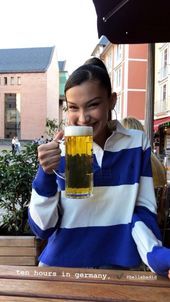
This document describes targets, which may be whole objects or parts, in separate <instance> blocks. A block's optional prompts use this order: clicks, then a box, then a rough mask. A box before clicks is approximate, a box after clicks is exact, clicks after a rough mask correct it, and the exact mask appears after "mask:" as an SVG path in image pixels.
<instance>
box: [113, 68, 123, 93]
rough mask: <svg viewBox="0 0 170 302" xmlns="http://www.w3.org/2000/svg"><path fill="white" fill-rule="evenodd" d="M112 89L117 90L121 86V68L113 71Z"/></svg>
mask: <svg viewBox="0 0 170 302" xmlns="http://www.w3.org/2000/svg"><path fill="white" fill-rule="evenodd" d="M113 82H114V90H115V91H118V89H119V90H120V89H121V86H122V68H121V67H120V68H118V69H116V70H115V71H114V79H113Z"/></svg>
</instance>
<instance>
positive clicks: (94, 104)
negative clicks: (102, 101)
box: [89, 103, 99, 107]
mask: <svg viewBox="0 0 170 302" xmlns="http://www.w3.org/2000/svg"><path fill="white" fill-rule="evenodd" d="M98 105H99V103H92V104H90V105H89V107H97V106H98Z"/></svg>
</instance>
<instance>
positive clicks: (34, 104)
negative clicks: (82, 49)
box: [0, 47, 59, 140]
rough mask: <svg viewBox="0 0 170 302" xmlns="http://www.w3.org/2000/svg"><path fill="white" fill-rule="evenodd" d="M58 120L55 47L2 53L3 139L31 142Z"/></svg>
mask: <svg viewBox="0 0 170 302" xmlns="http://www.w3.org/2000/svg"><path fill="white" fill-rule="evenodd" d="M47 118H49V119H54V118H55V119H59V70H58V64H57V54H56V50H55V47H38V48H18V49H0V139H4V138H12V137H13V136H18V137H19V139H23V140H27V139H28V140H32V139H35V138H37V137H40V136H41V135H44V133H45V124H46V119H47Z"/></svg>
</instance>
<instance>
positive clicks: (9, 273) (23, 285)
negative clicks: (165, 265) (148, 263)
mask: <svg viewBox="0 0 170 302" xmlns="http://www.w3.org/2000/svg"><path fill="white" fill-rule="evenodd" d="M0 301H3V302H4V301H5V302H9V301H12V302H19V301H22V302H45V301H46V302H47V301H48V302H49V301H51V302H54V301H62V302H63V301H88V302H91V301H102V302H108V301H109V302H110V301H122V302H123V301H131V302H132V301H133V302H135V301H136V302H139V301H140V302H145V301H152V302H160V301H161V302H164V301H166V302H167V301H170V280H168V279H167V278H164V277H160V276H157V275H156V274H154V273H151V272H141V271H131V270H129V271H127V270H101V269H100V270H98V269H81V268H74V269H73V268H58V267H36V266H34V267H31V266H23V267H21V266H5V265H1V266H0Z"/></svg>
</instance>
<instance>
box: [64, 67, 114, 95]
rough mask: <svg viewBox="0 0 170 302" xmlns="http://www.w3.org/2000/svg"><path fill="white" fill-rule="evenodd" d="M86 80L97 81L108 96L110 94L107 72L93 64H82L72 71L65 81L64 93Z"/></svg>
mask: <svg viewBox="0 0 170 302" xmlns="http://www.w3.org/2000/svg"><path fill="white" fill-rule="evenodd" d="M86 81H97V82H99V84H100V85H101V86H102V87H103V88H105V89H106V90H107V93H108V96H111V93H112V89H111V82H110V77H109V74H108V72H107V71H106V70H105V69H103V68H101V67H99V66H97V65H94V64H84V65H82V66H80V67H79V68H77V69H76V70H75V71H73V73H72V74H71V75H70V76H69V78H68V80H67V82H66V85H65V89H64V93H65V94H66V92H67V90H69V89H70V88H72V87H74V86H77V85H81V84H82V83H84V82H86Z"/></svg>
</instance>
